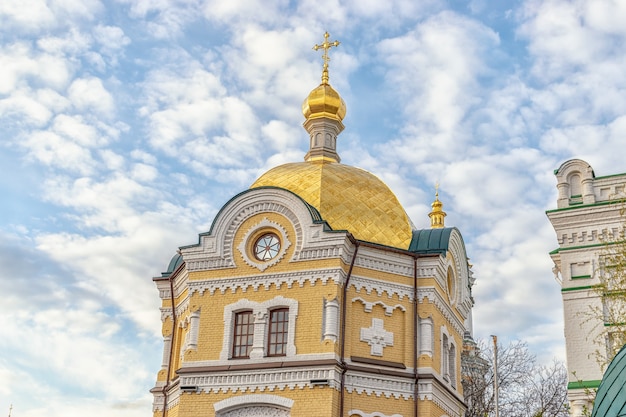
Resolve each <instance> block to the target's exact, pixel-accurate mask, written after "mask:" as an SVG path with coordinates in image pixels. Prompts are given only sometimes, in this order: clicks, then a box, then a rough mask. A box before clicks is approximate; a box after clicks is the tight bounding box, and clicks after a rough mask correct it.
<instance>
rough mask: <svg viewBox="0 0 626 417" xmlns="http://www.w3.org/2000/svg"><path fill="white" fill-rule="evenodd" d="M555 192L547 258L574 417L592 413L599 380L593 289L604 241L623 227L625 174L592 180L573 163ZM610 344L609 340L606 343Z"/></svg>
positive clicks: (561, 171) (586, 168)
mask: <svg viewBox="0 0 626 417" xmlns="http://www.w3.org/2000/svg"><path fill="white" fill-rule="evenodd" d="M554 173H555V175H556V179H557V188H558V190H559V193H558V199H557V208H556V209H554V210H549V211H547V215H548V218H549V219H550V222H551V223H552V226H553V227H554V230H555V232H556V236H557V242H558V248H557V249H555V250H553V251H552V252H551V253H550V256H551V258H552V260H553V261H554V273H555V276H556V278H557V280H558V281H559V282H560V284H561V294H562V296H563V313H564V321H565V341H566V352H567V368H568V373H569V384H568V399H569V401H570V407H571V412H572V415H573V416H574V417H577V416H582V415H583V413H584V412H585V409H587V410H589V411H590V410H591V401H592V400H593V398H592V397H593V392H594V389H595V388H597V387H598V386H599V385H600V380H601V379H602V369H601V365H600V363H599V362H598V360H597V355H596V352H597V351H598V349H600V350H602V349H603V347H602V346H599V345H598V344H597V343H594V340H595V339H597V336H598V335H600V332H602V331H603V330H604V328H605V323H603V322H602V320H601V318H596V319H595V320H594V319H593V314H590V312H591V311H592V309H593V308H602V302H601V299H600V298H599V297H598V295H597V293H596V292H595V291H594V289H593V286H594V285H595V284H597V283H598V275H597V273H598V271H599V265H600V262H601V261H602V259H601V258H602V256H601V255H602V251H603V250H604V249H605V248H606V242H607V240H609V241H610V240H612V239H614V238H615V237H617V236H618V231H619V229H620V228H621V226H622V225H623V220H624V219H623V216H622V215H621V213H620V209H621V208H623V202H620V200H622V201H623V199H624V198H625V197H626V194H625V193H624V187H625V186H626V173H625V174H616V175H608V176H603V177H596V176H595V173H594V171H593V168H592V167H591V165H589V164H588V163H587V162H585V161H582V160H580V159H572V160H569V161H567V162H565V163H563V164H562V165H561V166H560V167H559V168H558V169H557V170H555V172H554ZM607 343H608V340H607Z"/></svg>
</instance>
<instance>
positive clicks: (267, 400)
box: [213, 394, 294, 413]
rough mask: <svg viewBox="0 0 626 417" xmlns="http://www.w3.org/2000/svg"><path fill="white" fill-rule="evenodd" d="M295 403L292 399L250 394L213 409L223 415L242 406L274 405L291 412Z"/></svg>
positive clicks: (232, 399)
mask: <svg viewBox="0 0 626 417" xmlns="http://www.w3.org/2000/svg"><path fill="white" fill-rule="evenodd" d="M293 403H294V401H293V400H292V399H291V398H286V397H279V396H278V395H270V394H248V395H240V396H238V397H230V398H227V399H225V400H222V401H218V402H216V403H214V404H213V408H215V412H216V413H223V412H226V411H229V410H231V409H235V408H239V407H242V406H253V405H272V406H274V407H279V408H283V409H286V410H290V409H291V407H293Z"/></svg>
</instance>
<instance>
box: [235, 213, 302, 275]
mask: <svg viewBox="0 0 626 417" xmlns="http://www.w3.org/2000/svg"><path fill="white" fill-rule="evenodd" d="M264 227H267V228H272V229H274V230H275V231H277V232H278V233H279V234H280V241H281V242H280V243H281V244H280V250H279V251H278V255H276V257H274V258H273V259H272V260H270V261H267V262H258V261H256V260H255V259H252V258H250V257H249V256H248V250H247V249H246V246H247V245H248V244H249V242H248V240H249V238H250V235H252V234H253V233H254V232H256V231H257V230H259V229H260V228H264ZM290 246H291V242H290V241H289V239H288V238H287V231H286V230H285V229H284V228H283V227H282V226H281V225H280V224H278V223H275V222H272V221H270V220H268V219H267V218H263V220H261V221H260V222H259V223H257V224H255V225H254V226H252V227H251V228H250V229H249V230H248V231H247V232H246V234H245V235H244V237H243V240H242V241H241V243H240V244H239V246H237V250H239V253H240V254H241V257H242V258H243V260H244V262H245V263H247V264H248V265H250V266H253V267H256V268H258V269H259V271H261V272H262V271H265V270H266V269H267V268H269V267H270V266H272V265H275V264H277V263H278V262H280V260H281V259H282V258H283V256H285V253H287V249H288V248H289V247H290Z"/></svg>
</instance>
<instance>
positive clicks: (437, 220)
mask: <svg viewBox="0 0 626 417" xmlns="http://www.w3.org/2000/svg"><path fill="white" fill-rule="evenodd" d="M430 206H431V207H432V209H433V211H431V212H430V213H428V217H430V227H431V229H441V228H443V227H445V224H444V218H445V217H446V216H447V214H446V212H445V211H443V210H442V208H443V203H442V202H441V201H439V181H437V183H436V184H435V201H433V203H432V204H431V205H430Z"/></svg>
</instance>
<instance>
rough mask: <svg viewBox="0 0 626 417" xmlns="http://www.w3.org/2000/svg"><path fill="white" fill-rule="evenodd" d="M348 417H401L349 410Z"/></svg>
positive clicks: (398, 416)
mask: <svg viewBox="0 0 626 417" xmlns="http://www.w3.org/2000/svg"><path fill="white" fill-rule="evenodd" d="M348 416H349V417H352V416H359V417H403V416H402V414H391V415H387V414H383V413H381V412H379V411H374V412H373V413H366V412H364V411H361V410H350V411H348Z"/></svg>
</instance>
